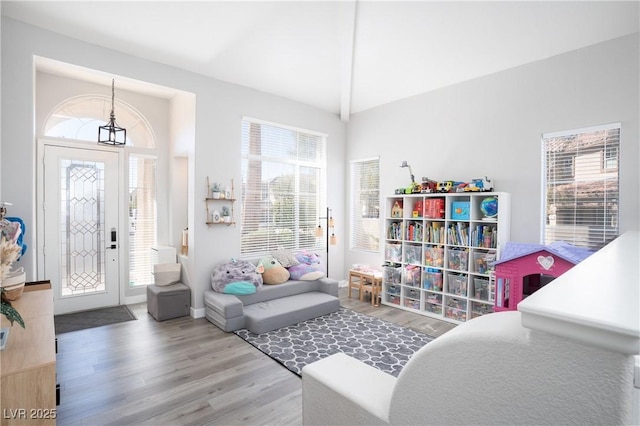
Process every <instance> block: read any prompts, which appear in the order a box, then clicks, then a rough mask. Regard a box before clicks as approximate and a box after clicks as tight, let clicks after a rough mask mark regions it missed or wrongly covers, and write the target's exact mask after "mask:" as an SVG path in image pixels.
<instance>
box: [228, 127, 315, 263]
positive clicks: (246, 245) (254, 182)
mask: <svg viewBox="0 0 640 426" xmlns="http://www.w3.org/2000/svg"><path fill="white" fill-rule="evenodd" d="M325 194H326V135H323V134H320V133H315V132H312V131H308V130H301V129H294V128H291V127H287V126H282V125H278V124H274V123H267V122H263V121H258V120H253V119H247V118H245V119H243V121H242V214H241V216H242V218H241V226H242V230H241V243H240V251H241V255H242V256H243V257H259V256H261V255H264V254H268V253H270V252H272V251H274V250H277V249H279V248H285V249H289V250H299V249H314V248H318V247H319V245H320V244H322V243H323V241H322V239H318V238H316V236H315V228H316V227H317V226H318V218H319V217H321V216H322V214H321V213H323V212H324V211H325V210H324V209H325V206H326V202H325Z"/></svg>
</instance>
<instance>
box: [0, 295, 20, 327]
mask: <svg viewBox="0 0 640 426" xmlns="http://www.w3.org/2000/svg"><path fill="white" fill-rule="evenodd" d="M0 291H1V292H2V293H4V288H0ZM0 314H2V315H4V316H5V317H7V319H8V320H9V322H10V323H11V325H13V322H14V321H16V322H17V323H18V324H20V325H21V326H22V328H25V327H24V320H23V319H22V317H21V316H20V314H19V313H18V311H17V310H16V308H14V307H13V306H11V302H9V301H8V300H5V298H4V296H2V297H1V300H0Z"/></svg>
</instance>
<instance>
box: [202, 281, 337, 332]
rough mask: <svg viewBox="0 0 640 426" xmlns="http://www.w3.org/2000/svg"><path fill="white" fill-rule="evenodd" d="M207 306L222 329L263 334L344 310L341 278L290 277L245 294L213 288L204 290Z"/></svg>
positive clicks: (209, 314) (215, 322)
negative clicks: (233, 293)
mask: <svg viewBox="0 0 640 426" xmlns="http://www.w3.org/2000/svg"><path fill="white" fill-rule="evenodd" d="M204 306H205V317H206V318H207V319H208V320H209V321H210V322H212V323H213V324H215V325H216V326H218V327H219V328H221V329H222V330H224V331H227V332H230V331H235V330H240V329H242V328H246V329H248V330H249V331H251V332H252V333H255V334H260V333H265V332H267V331H272V330H275V329H278V328H281V327H285V326H288V325H292V324H296V323H299V322H301V321H306V320H308V319H311V318H315V317H319V316H322V315H326V314H330V313H332V312H335V311H337V310H338V309H340V300H339V299H338V281H336V280H334V279H331V278H320V279H318V280H315V281H295V280H289V281H287V282H285V283H283V284H276V285H263V286H262V288H261V289H259V290H258V291H257V292H256V293H254V294H248V295H242V296H236V295H231V294H223V293H218V292H215V291H213V290H211V289H209V290H206V291H205V292H204Z"/></svg>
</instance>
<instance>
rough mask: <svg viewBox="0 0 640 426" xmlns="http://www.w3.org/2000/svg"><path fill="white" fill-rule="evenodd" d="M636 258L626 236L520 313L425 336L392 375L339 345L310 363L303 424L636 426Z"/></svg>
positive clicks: (639, 337) (634, 237)
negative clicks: (337, 351)
mask: <svg viewBox="0 0 640 426" xmlns="http://www.w3.org/2000/svg"><path fill="white" fill-rule="evenodd" d="M639 258H640V233H639V232H630V233H627V234H625V235H623V236H621V237H620V238H618V239H617V240H615V241H614V242H612V243H611V244H609V245H608V246H607V247H605V248H603V249H602V250H600V251H599V252H597V253H595V254H593V255H592V256H590V257H589V258H587V259H586V260H585V261H583V262H581V263H580V264H578V265H577V266H575V267H574V268H572V269H571V270H569V271H568V272H566V273H565V274H563V275H562V276H561V277H559V278H557V279H555V280H554V281H553V282H551V283H550V284H548V285H547V286H545V287H543V288H542V289H540V290H538V291H537V292H536V293H534V294H533V295H531V296H529V297H528V298H527V299H526V300H524V301H522V302H521V303H520V304H519V305H518V310H519V311H513V312H501V313H495V314H490V315H485V316H482V317H479V318H475V319H473V320H471V321H469V322H466V323H463V324H461V325H459V326H458V327H456V328H455V329H453V330H451V331H449V332H448V333H445V334H444V335H442V336H440V337H438V338H437V339H435V340H434V341H432V342H430V343H429V344H427V345H426V346H425V347H423V348H422V349H420V350H419V351H418V352H416V353H415V354H414V355H413V357H412V358H411V359H410V360H409V362H408V363H407V365H406V366H405V367H404V369H403V370H402V371H401V373H400V375H399V376H398V378H397V379H396V378H395V377H392V376H390V375H388V374H386V373H383V372H381V371H379V370H377V369H375V368H373V367H370V366H368V365H365V364H362V363H361V362H359V361H357V360H355V359H352V358H349V357H348V356H346V355H344V354H336V355H332V356H330V357H328V358H325V359H323V360H320V361H317V362H315V363H312V364H309V365H308V366H306V367H305V368H304V369H303V370H302V404H303V405H302V413H303V421H304V424H306V425H330V424H331V425H355V424H363V425H365V424H366V425H372V424H393V425H400V424H401V425H417V424H420V425H425V424H438V425H444V424H492V425H493V424H536V425H537V424H607V425H610V424H640V355H638V354H640V308H639V304H638V300H640V285H639V283H640V276H639V274H638V272H639V270H638V259H639ZM634 378H635V384H634Z"/></svg>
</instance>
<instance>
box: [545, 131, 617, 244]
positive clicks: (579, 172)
mask: <svg viewBox="0 0 640 426" xmlns="http://www.w3.org/2000/svg"><path fill="white" fill-rule="evenodd" d="M542 150H543V167H544V171H543V177H544V182H543V191H544V194H543V209H544V211H543V217H544V223H543V236H542V240H543V242H544V243H545V244H549V243H551V242H554V241H566V242H568V243H571V244H573V245H576V246H580V247H588V248H591V249H599V248H601V247H603V246H604V245H606V244H607V243H609V242H610V241H611V240H612V239H614V238H616V237H617V236H618V234H619V229H618V206H619V198H618V197H619V193H618V177H619V173H618V170H619V169H618V164H619V158H620V123H616V124H610V125H604V126H598V127H591V128H586V129H580V130H573V131H567V132H559V133H547V134H543V135H542Z"/></svg>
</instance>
